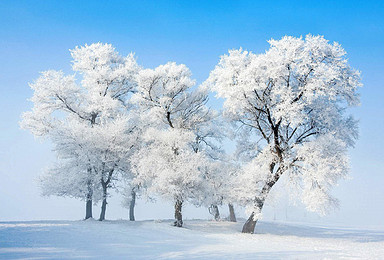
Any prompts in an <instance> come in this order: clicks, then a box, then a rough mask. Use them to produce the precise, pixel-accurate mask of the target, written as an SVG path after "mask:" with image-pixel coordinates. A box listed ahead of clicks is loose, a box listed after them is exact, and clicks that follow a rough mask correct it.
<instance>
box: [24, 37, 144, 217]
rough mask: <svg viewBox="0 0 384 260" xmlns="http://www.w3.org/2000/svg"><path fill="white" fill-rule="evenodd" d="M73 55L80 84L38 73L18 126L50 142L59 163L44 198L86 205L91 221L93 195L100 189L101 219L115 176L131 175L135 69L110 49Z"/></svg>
mask: <svg viewBox="0 0 384 260" xmlns="http://www.w3.org/2000/svg"><path fill="white" fill-rule="evenodd" d="M71 55H72V58H73V65H72V68H73V70H74V71H75V72H76V73H78V74H77V75H81V76H82V79H81V82H78V80H77V77H76V76H77V75H76V73H75V74H73V75H69V76H65V75H64V73H63V72H61V71H52V70H50V71H45V72H42V74H41V76H40V77H39V78H38V79H37V80H36V81H35V82H34V83H33V84H31V85H30V86H31V88H32V89H33V90H34V94H33V97H32V98H31V101H32V102H33V104H34V106H33V108H32V111H29V112H26V113H24V114H23V119H22V122H21V125H22V127H23V128H27V129H29V130H31V132H32V133H33V134H34V135H35V136H40V137H46V138H48V139H50V140H51V141H52V143H53V145H54V147H55V151H56V152H57V154H58V159H59V163H57V165H55V166H54V167H53V168H51V169H50V170H49V171H48V172H47V174H46V175H45V176H44V177H43V178H42V185H43V193H44V194H46V195H49V194H52V195H66V196H74V197H78V198H82V199H84V200H86V202H87V203H86V218H89V217H92V199H96V200H98V199H99V198H96V197H95V196H94V195H95V192H94V191H95V189H96V190H97V191H99V190H100V191H101V199H102V200H103V202H102V210H101V214H100V220H103V219H104V218H105V210H106V204H107V196H108V192H107V189H108V187H111V186H112V184H113V180H114V176H116V175H117V174H118V173H119V172H120V173H124V174H129V165H128V161H129V160H128V157H129V155H130V153H131V150H132V147H133V146H134V141H135V140H137V138H136V136H135V134H136V131H135V129H136V123H137V122H136V120H135V117H134V116H133V115H132V113H130V107H129V106H128V105H127V104H128V102H127V99H128V98H129V93H130V92H132V91H133V90H134V89H135V87H136V77H137V74H138V71H139V67H138V65H137V63H136V60H135V58H134V56H133V54H130V55H128V56H127V57H122V56H120V55H119V54H118V53H117V52H116V51H115V49H114V48H113V47H112V45H110V44H101V43H96V44H92V45H85V46H83V47H76V48H75V49H74V50H71ZM64 171H67V172H64ZM56 177H57V178H56ZM57 179H60V180H63V183H65V185H62V183H61V182H57V181H56V180H57ZM64 180H65V181H64ZM82 185H84V187H83V186H82ZM55 187H56V188H55Z"/></svg>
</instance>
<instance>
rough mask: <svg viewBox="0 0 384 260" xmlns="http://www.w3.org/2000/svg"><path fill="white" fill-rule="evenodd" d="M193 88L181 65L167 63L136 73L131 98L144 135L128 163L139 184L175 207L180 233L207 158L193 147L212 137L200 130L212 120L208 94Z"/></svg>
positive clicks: (199, 187)
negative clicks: (185, 207) (144, 128)
mask: <svg viewBox="0 0 384 260" xmlns="http://www.w3.org/2000/svg"><path fill="white" fill-rule="evenodd" d="M194 85H195V82H194V81H193V80H192V79H191V72H190V71H189V69H188V68H187V67H186V66H185V65H177V64H176V63H173V62H170V63H167V64H165V65H161V66H159V67H157V68H155V69H153V70H152V69H146V70H142V71H140V74H139V79H138V91H137V93H135V94H134V96H133V97H132V101H133V102H134V103H135V104H136V105H138V107H139V108H140V112H139V114H140V116H141V119H142V122H145V124H146V125H147V129H148V130H147V131H146V133H145V135H144V141H145V143H146V145H144V146H143V147H142V149H141V150H140V152H138V153H137V154H136V155H135V157H134V158H133V159H132V160H131V162H132V164H133V165H134V168H135V172H136V174H137V183H138V184H139V185H140V186H141V187H144V188H146V190H147V191H148V192H149V193H152V194H158V195H160V196H162V197H163V198H166V199H170V200H173V201H174V203H175V226H179V227H181V226H182V224H183V222H182V213H181V210H182V205H183V203H184V202H186V201H188V200H189V201H191V202H192V203H197V202H198V201H200V200H201V199H200V198H199V197H200V193H199V192H200V191H201V190H202V188H201V185H202V182H203V174H204V165H205V154H203V153H202V152H201V151H200V150H199V149H198V148H197V145H200V142H203V140H207V137H208V136H210V135H211V133H210V132H209V131H207V130H206V129H203V127H202V126H203V125H204V124H206V123H207V122H209V121H210V120H211V119H212V118H213V117H214V114H213V113H212V111H211V110H209V109H208V108H207V107H206V102H207V98H208V95H207V92H206V91H204V90H202V89H197V90H194V91H191V88H192V87H193V86H194ZM204 142H206V141H204ZM206 145H208V146H209V143H208V142H206ZM212 147H213V146H212Z"/></svg>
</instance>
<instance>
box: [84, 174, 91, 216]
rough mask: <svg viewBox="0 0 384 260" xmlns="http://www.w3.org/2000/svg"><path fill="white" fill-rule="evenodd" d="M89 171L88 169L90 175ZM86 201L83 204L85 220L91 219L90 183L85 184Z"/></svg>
mask: <svg viewBox="0 0 384 260" xmlns="http://www.w3.org/2000/svg"><path fill="white" fill-rule="evenodd" d="M90 172H91V170H90V169H88V173H89V174H90ZM87 189H88V193H87V201H86V203H85V219H89V218H92V196H93V189H92V181H88V182H87Z"/></svg>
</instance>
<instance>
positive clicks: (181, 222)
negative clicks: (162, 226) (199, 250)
mask: <svg viewBox="0 0 384 260" xmlns="http://www.w3.org/2000/svg"><path fill="white" fill-rule="evenodd" d="M173 225H174V226H175V227H183V221H182V220H175V221H174V222H173Z"/></svg>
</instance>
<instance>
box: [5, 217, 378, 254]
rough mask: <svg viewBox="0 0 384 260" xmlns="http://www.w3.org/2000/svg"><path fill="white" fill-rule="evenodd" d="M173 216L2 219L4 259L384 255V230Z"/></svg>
mask: <svg viewBox="0 0 384 260" xmlns="http://www.w3.org/2000/svg"><path fill="white" fill-rule="evenodd" d="M242 223H243V222H238V223H230V222H224V221H223V222H214V221H208V220H186V221H185V228H176V227H173V226H171V221H170V220H163V221H160V220H159V221H137V222H129V221H124V220H117V221H104V222H98V221H95V220H90V221H33V222H0V258H1V259H57V258H60V259H63V258H64V259H71V258H74V259H76V258H90V259H384V230H381V231H378V230H361V229H351V228H326V227H320V226H319V227H313V226H312V227H311V226H305V225H298V224H294V225H293V224H283V223H276V222H260V223H258V226H257V233H256V234H254V235H249V234H241V233H240V230H241V226H242Z"/></svg>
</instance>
